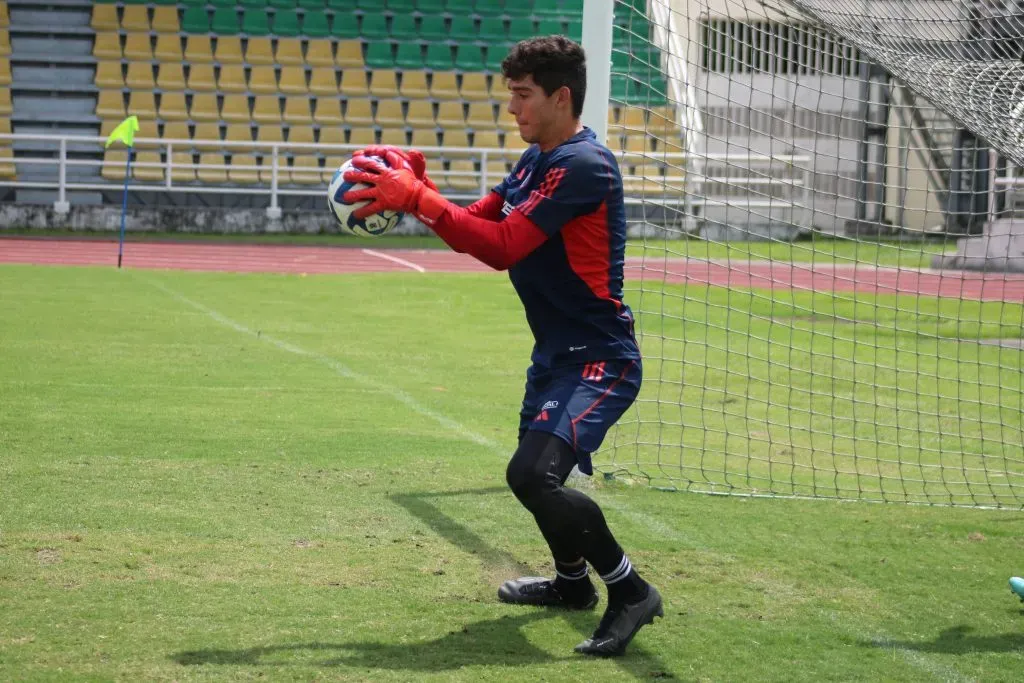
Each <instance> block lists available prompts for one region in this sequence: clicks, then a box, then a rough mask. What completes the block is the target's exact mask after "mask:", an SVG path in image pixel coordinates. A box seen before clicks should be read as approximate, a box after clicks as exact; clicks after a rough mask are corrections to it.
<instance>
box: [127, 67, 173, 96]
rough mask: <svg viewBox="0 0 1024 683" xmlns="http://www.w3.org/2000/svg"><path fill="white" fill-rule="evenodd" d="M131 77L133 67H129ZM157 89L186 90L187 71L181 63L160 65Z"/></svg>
mask: <svg viewBox="0 0 1024 683" xmlns="http://www.w3.org/2000/svg"><path fill="white" fill-rule="evenodd" d="M128 73H129V75H131V67H128ZM156 87H158V88H160V89H161V90H184V89H185V70H184V69H183V68H182V66H181V62H164V63H162V64H161V65H160V72H159V73H158V74H157V75H156Z"/></svg>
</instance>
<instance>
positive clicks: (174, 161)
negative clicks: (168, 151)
mask: <svg viewBox="0 0 1024 683" xmlns="http://www.w3.org/2000/svg"><path fill="white" fill-rule="evenodd" d="M195 179H196V169H195V159H194V158H193V157H192V152H174V153H173V154H172V155H171V180H172V181H173V182H175V183H191V182H195Z"/></svg>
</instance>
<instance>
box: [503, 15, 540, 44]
mask: <svg viewBox="0 0 1024 683" xmlns="http://www.w3.org/2000/svg"><path fill="white" fill-rule="evenodd" d="M536 33H537V28H536V27H535V26H534V24H533V19H522V18H520V19H513V20H512V22H511V23H510V24H509V27H508V39H509V40H511V41H512V42H519V41H520V40H525V39H526V38H532V37H533V36H534V35H536Z"/></svg>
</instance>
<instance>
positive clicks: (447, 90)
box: [430, 71, 459, 100]
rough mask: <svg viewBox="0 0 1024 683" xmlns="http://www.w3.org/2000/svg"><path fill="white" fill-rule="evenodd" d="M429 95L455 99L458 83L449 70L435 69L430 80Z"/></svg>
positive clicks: (439, 98)
mask: <svg viewBox="0 0 1024 683" xmlns="http://www.w3.org/2000/svg"><path fill="white" fill-rule="evenodd" d="M430 96H431V97H433V98H435V99H438V100H457V99H458V98H459V85H458V83H456V81H455V74H454V73H452V72H451V71H435V72H434V76H433V78H432V79H431V82H430Z"/></svg>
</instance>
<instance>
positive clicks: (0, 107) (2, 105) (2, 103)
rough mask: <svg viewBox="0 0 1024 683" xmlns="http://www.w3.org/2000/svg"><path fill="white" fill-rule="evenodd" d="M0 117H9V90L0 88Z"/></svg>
mask: <svg viewBox="0 0 1024 683" xmlns="http://www.w3.org/2000/svg"><path fill="white" fill-rule="evenodd" d="M0 115H4V116H10V115H11V89H10V88H0ZM8 120H9V119H8Z"/></svg>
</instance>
